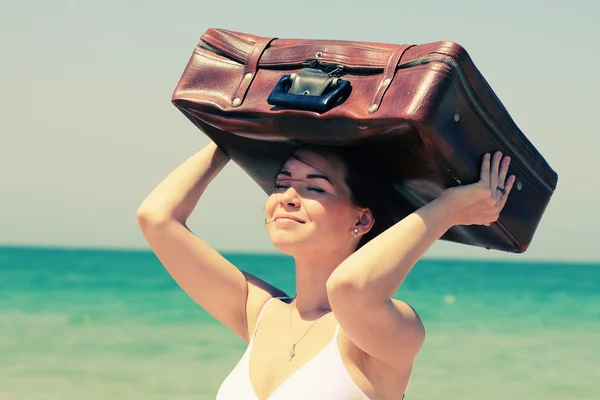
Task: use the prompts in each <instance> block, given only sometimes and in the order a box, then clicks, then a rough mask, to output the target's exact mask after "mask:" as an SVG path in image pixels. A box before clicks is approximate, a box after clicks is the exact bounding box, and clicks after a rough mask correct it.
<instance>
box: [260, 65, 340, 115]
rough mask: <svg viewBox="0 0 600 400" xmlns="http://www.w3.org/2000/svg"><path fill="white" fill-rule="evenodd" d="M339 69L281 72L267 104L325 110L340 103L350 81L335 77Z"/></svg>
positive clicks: (307, 69)
mask: <svg viewBox="0 0 600 400" xmlns="http://www.w3.org/2000/svg"><path fill="white" fill-rule="evenodd" d="M339 72H341V68H340V67H337V68H334V69H332V70H331V71H329V72H327V71H323V70H320V69H317V68H304V69H302V70H301V71H299V72H296V73H293V74H291V75H284V76H282V77H281V79H280V80H279V82H278V83H277V85H275V87H274V88H273V91H272V92H271V94H270V95H269V98H268V99H267V103H269V104H271V105H275V106H282V107H286V108H295V109H303V110H310V111H317V112H324V111H328V110H330V109H331V108H333V107H334V106H336V105H338V104H341V102H343V101H344V100H345V99H346V98H347V97H348V95H349V94H350V91H351V86H350V82H349V81H345V80H343V79H341V78H339V77H337V76H336V75H337V74H338V73H339Z"/></svg>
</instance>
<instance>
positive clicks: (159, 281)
mask: <svg viewBox="0 0 600 400" xmlns="http://www.w3.org/2000/svg"><path fill="white" fill-rule="evenodd" d="M226 257H227V258H228V259H229V260H231V261H232V262H233V263H234V264H236V265H238V266H239V267H240V268H242V269H244V270H248V271H250V272H252V273H255V274H257V275H258V276H260V277H262V278H264V279H266V280H267V281H269V282H270V283H273V284H275V285H278V286H279V287H281V288H282V289H284V290H287V291H288V293H290V292H291V293H293V290H292V289H293V285H294V282H293V278H294V275H293V264H292V261H291V259H289V258H287V257H281V256H275V255H248V254H246V255H244V254H226ZM395 297H397V298H401V299H403V300H405V301H407V302H408V303H410V304H411V305H412V306H413V307H415V309H416V310H417V311H418V312H419V314H420V315H421V317H422V318H423V320H424V323H425V325H426V329H427V341H426V344H425V346H424V348H423V350H422V352H421V353H420V355H419V357H418V361H417V364H416V368H415V371H414V375H413V378H412V381H411V385H410V388H409V392H408V395H407V400H419V399H420V400H425V399H427V400H430V399H431V400H436V399H440V400H442V399H450V398H454V399H461V400H475V399H478V400H479V399H490V400H495V399H523V400H526V399H527V400H529V399H532V400H533V399H544V400H551V399H573V400H575V399H590V400H591V399H596V400H597V399H600V265H586V264H542V263H516V262H510V263H506V262H482V261H477V262H474V261H449V260H424V261H421V262H419V264H417V266H415V268H414V270H413V272H411V274H410V275H409V277H408V279H407V281H406V282H405V284H404V285H403V286H402V288H401V289H400V291H399V292H398V293H397V294H396V296H395ZM244 348H245V345H244V343H243V342H242V341H241V339H238V338H237V336H235V335H234V334H233V333H231V332H229V331H228V330H227V329H226V328H224V327H222V326H220V324H219V323H218V322H216V321H215V320H214V319H213V318H212V317H211V316H210V315H208V314H206V313H205V312H204V311H203V310H202V309H201V308H200V307H198V306H197V305H195V303H193V302H192V301H191V300H190V299H189V297H187V295H186V294H185V293H183V291H181V290H180V289H179V288H178V286H177V285H176V284H175V283H174V282H173V280H172V279H171V278H170V277H169V275H168V274H167V273H166V271H165V270H164V269H163V267H162V266H161V265H160V263H159V262H158V260H157V259H156V258H155V257H154V255H153V254H152V253H151V252H142V251H140V252H135V251H131V252H129V251H84V250H61V249H33V248H0V399H2V400H16V399H19V400H24V399H26V400H29V399H36V400H37V399H67V400H68V399H106V398H111V399H148V400H149V399H213V398H214V396H215V393H216V390H217V388H218V386H219V384H220V382H221V381H222V379H223V378H224V377H225V376H226V375H227V373H228V372H229V371H230V369H231V368H232V367H233V365H234V364H235V363H236V362H237V360H238V359H239V357H240V356H241V354H242V352H243V351H244Z"/></svg>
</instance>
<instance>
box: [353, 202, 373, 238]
mask: <svg viewBox="0 0 600 400" xmlns="http://www.w3.org/2000/svg"><path fill="white" fill-rule="evenodd" d="M374 223H375V219H374V218H373V214H372V213H371V210H369V209H368V208H361V209H359V214H358V218H357V221H356V224H355V227H356V228H358V232H359V234H360V235H364V234H367V233H369V231H370V230H371V228H372V227H373V224H374Z"/></svg>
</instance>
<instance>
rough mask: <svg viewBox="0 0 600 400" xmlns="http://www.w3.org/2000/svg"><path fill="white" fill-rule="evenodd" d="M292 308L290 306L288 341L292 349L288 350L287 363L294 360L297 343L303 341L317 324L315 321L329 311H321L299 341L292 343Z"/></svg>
mask: <svg viewBox="0 0 600 400" xmlns="http://www.w3.org/2000/svg"><path fill="white" fill-rule="evenodd" d="M292 308H293V307H292V306H291V305H290V341H291V342H292V349H291V350H290V354H289V355H290V359H289V361H292V358H294V356H295V355H296V345H297V344H298V343H300V341H301V340H302V339H304V336H306V334H307V333H308V332H309V331H310V330H311V329H312V327H313V326H315V324H316V323H317V321H318V320H319V319H320V318H321V317H322V316H323V315H325V314H327V313H328V312H329V311H330V310H326V311H323V312H322V313H321V315H319V316H318V317H317V319H315V322H313V323H312V325H311V326H310V327H309V328H308V329H307V330H306V332H304V334H303V335H302V336H300V339H298V340H297V341H296V343H294V336H293V335H292Z"/></svg>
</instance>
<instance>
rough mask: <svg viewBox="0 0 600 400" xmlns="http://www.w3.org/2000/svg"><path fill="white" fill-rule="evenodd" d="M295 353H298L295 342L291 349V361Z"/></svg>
mask: <svg viewBox="0 0 600 400" xmlns="http://www.w3.org/2000/svg"><path fill="white" fill-rule="evenodd" d="M295 355H296V345H295V344H293V345H292V351H290V361H292V358H294V356H295Z"/></svg>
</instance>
